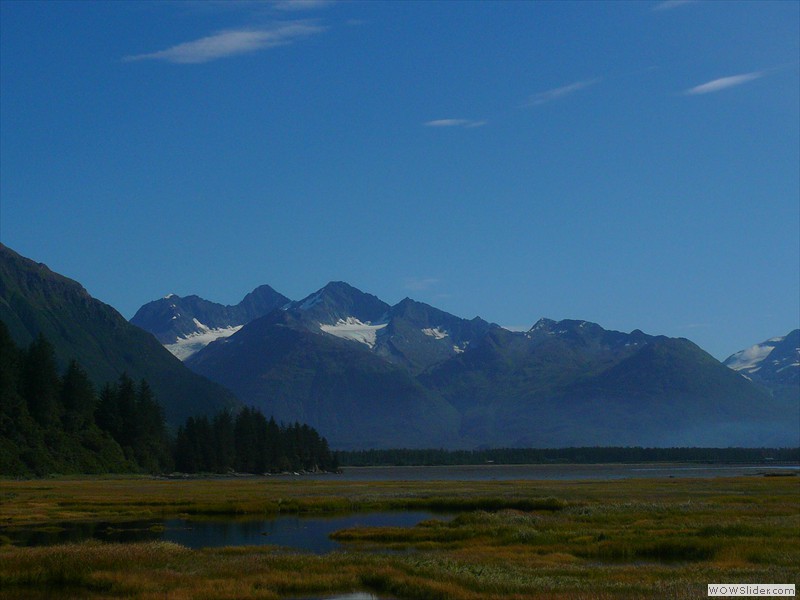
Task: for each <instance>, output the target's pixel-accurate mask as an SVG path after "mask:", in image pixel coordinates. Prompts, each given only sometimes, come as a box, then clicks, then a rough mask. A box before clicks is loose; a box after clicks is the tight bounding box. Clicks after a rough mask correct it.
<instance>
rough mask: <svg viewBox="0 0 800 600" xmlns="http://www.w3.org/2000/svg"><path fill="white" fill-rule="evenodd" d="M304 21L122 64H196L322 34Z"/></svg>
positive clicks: (234, 32)
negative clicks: (144, 61) (148, 62)
mask: <svg viewBox="0 0 800 600" xmlns="http://www.w3.org/2000/svg"><path fill="white" fill-rule="evenodd" d="M324 30H325V28H324V27H322V26H319V25H315V24H314V23H310V22H307V21H292V22H284V23H280V24H277V25H273V26H272V27H269V28H258V29H229V30H225V31H220V32H218V33H215V34H213V35H209V36H207V37H204V38H200V39H198V40H194V41H191V42H184V43H182V44H178V45H177V46H171V47H170V48H167V49H166V50H159V51H158V52H150V53H147V54H136V55H132V56H126V57H125V58H124V60H125V61H138V60H163V61H166V62H171V63H180V64H197V63H205V62H210V61H212V60H217V59H220V58H227V57H229V56H235V55H237V54H247V53H249V52H255V51H257V50H262V49H264V48H274V47H276V46H285V45H287V44H291V43H293V42H295V41H297V40H300V39H303V38H307V37H309V36H311V35H314V34H317V33H320V32H322V31H324Z"/></svg>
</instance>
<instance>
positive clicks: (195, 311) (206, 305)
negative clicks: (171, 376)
mask: <svg viewBox="0 0 800 600" xmlns="http://www.w3.org/2000/svg"><path fill="white" fill-rule="evenodd" d="M288 302H289V299H288V298H287V297H286V296H283V295H281V294H279V293H278V292H276V291H275V290H273V289H272V288H271V287H269V286H268V285H262V286H260V287H258V288H256V289H255V290H253V291H252V292H250V293H249V294H247V296H245V297H244V299H243V300H242V301H241V302H240V303H239V304H237V305H236V306H224V305H222V304H217V303H216V302H209V301H208V300H203V299H202V298H200V297H199V296H187V297H186V298H181V297H180V296H176V295H175V294H169V295H168V296H165V297H164V298H161V299H159V300H154V301H153V302H149V303H147V304H145V305H144V306H142V307H141V308H140V309H139V310H138V311H137V312H136V314H135V315H134V316H133V318H132V319H131V323H133V324H134V325H136V326H138V327H141V328H142V329H144V330H146V331H149V332H150V333H152V334H153V335H155V336H156V338H157V339H158V341H159V342H161V343H162V344H164V345H165V346H166V348H167V350H169V351H170V352H172V353H173V354H174V355H175V356H177V357H178V358H180V359H181V360H185V359H186V358H188V357H189V356H191V355H192V354H193V353H195V352H197V351H198V350H200V349H201V348H203V347H205V346H206V345H208V344H209V343H211V342H213V341H214V340H216V339H219V338H221V337H227V336H229V335H231V334H233V333H235V332H236V331H238V330H239V329H240V328H241V326H242V325H244V324H245V323H249V322H250V321H252V320H253V319H256V318H258V317H262V316H264V315H266V314H267V313H269V312H270V311H272V310H273V309H275V308H278V307H279V306H283V305H284V304H286V303H288Z"/></svg>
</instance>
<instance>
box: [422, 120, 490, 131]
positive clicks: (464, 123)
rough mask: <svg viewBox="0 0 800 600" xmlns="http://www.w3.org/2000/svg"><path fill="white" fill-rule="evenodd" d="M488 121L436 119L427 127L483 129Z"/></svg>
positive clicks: (427, 124) (426, 124)
mask: <svg viewBox="0 0 800 600" xmlns="http://www.w3.org/2000/svg"><path fill="white" fill-rule="evenodd" d="M484 125H486V121H477V120H473V119H436V120H435V121H428V122H427V123H425V127H463V128H466V129H471V128H473V127H483V126H484Z"/></svg>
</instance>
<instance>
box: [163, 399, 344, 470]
mask: <svg viewBox="0 0 800 600" xmlns="http://www.w3.org/2000/svg"><path fill="white" fill-rule="evenodd" d="M175 467H176V468H177V470H178V471H182V472H186V473H198V472H210V473H225V472H229V471H234V472H240V473H266V472H282V471H335V470H337V469H338V462H337V459H336V456H335V455H334V454H333V453H331V451H330V449H329V448H328V442H327V440H326V439H325V438H324V437H321V436H320V435H319V433H317V432H316V431H315V430H314V429H312V428H311V427H309V426H308V425H301V424H300V423H294V424H293V425H289V426H284V425H279V424H278V423H276V422H275V419H274V418H270V419H269V420H267V419H266V417H265V416H264V415H263V414H262V413H261V412H260V411H258V410H255V409H252V408H245V409H243V410H241V411H240V412H239V413H238V414H237V415H236V416H233V415H231V414H230V413H228V412H222V413H219V414H217V415H216V416H214V417H213V418H211V419H209V418H208V417H206V416H201V417H190V418H189V419H188V420H187V421H186V424H185V425H183V426H181V427H180V428H179V429H178V434H177V436H176V440H175Z"/></svg>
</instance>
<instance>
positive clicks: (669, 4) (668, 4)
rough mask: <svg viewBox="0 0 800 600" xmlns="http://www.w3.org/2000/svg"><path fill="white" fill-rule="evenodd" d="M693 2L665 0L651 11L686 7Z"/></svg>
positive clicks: (690, 0)
mask: <svg viewBox="0 0 800 600" xmlns="http://www.w3.org/2000/svg"><path fill="white" fill-rule="evenodd" d="M694 1H695V0H665V1H664V2H659V3H658V4H656V5H655V6H654V7H653V10H672V9H673V8H678V7H679V6H686V5H687V4H692V3H694Z"/></svg>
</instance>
